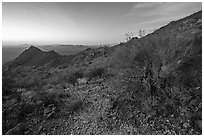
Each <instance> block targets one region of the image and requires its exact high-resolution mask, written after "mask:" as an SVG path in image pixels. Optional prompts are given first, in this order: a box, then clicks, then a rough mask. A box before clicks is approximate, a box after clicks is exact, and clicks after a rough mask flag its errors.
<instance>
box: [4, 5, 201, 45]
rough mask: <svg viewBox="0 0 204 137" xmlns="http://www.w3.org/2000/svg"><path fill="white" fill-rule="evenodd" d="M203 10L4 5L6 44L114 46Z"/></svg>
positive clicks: (105, 6)
mask: <svg viewBox="0 0 204 137" xmlns="http://www.w3.org/2000/svg"><path fill="white" fill-rule="evenodd" d="M201 9H202V3H201V2H200V3H199V2H195V3H190V2H185V3H175V2H174V3H173V2H169V3H158V2H152V3H150V2H145V3H141V2H135V3H122V2H120V3H105V2H103V3H90V2H89V3H70V2H66V3H63V2H58V3H56V2H55V3H54V2H46V3H42V2H39V3H35V2H27V3H25V2H24V3H23V2H16V3H15V2H8V3H7V2H3V3H2V31H3V32H2V36H3V37H2V43H3V44H38V45H40V44H87V45H94V44H112V43H120V42H123V41H125V33H127V32H133V33H134V36H137V35H138V34H137V32H138V30H139V29H145V30H146V31H147V32H148V31H151V30H154V29H158V28H160V27H162V26H164V25H166V24H168V23H169V22H171V21H173V20H178V19H180V18H183V17H186V16H188V15H190V14H192V13H195V12H197V11H199V10H201Z"/></svg>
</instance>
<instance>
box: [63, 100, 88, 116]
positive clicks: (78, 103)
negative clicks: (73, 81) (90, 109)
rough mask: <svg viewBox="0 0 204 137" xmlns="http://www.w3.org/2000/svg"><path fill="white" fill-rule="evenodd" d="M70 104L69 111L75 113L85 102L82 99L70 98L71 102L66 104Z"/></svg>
mask: <svg viewBox="0 0 204 137" xmlns="http://www.w3.org/2000/svg"><path fill="white" fill-rule="evenodd" d="M66 105H67V106H68V111H69V112H70V113H71V114H73V113H74V112H76V111H78V110H79V109H81V108H82V106H83V105H84V102H83V101H82V100H80V99H74V100H69V103H68V104H66Z"/></svg>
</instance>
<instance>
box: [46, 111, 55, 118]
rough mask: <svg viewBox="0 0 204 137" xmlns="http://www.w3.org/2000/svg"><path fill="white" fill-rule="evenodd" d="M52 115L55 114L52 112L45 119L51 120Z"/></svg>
mask: <svg viewBox="0 0 204 137" xmlns="http://www.w3.org/2000/svg"><path fill="white" fill-rule="evenodd" d="M54 114H55V112H54V111H53V112H51V113H49V114H48V115H47V116H46V118H47V119H50V118H52V117H53V116H54Z"/></svg>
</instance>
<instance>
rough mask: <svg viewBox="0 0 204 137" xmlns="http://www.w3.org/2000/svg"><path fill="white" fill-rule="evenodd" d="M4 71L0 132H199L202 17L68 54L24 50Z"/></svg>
mask: <svg viewBox="0 0 204 137" xmlns="http://www.w3.org/2000/svg"><path fill="white" fill-rule="evenodd" d="M9 65H10V66H11V67H10V68H9V69H4V71H3V76H2V77H3V80H2V87H3V90H2V93H3V97H2V98H3V106H2V120H3V121H2V126H3V129H2V130H3V134H28V135H29V134H64V135H65V134H80V135H81V134H87V135H91V134H100V135H102V134H106V135H107V134H109V135H110V134H125V135H127V134H134V135H135V134H146V135H147V134H148V135H149V134H151V135H155V134H161V135H164V134H171V135H172V134H173V135H175V134H176V135H181V134H187V135H195V134H202V11H199V12H197V13H195V14H192V15H190V16H188V17H186V18H183V19H180V20H178V21H173V22H170V23H169V24H168V25H166V26H163V27H161V28H160V29H158V30H156V31H155V32H153V33H151V34H148V35H146V36H144V37H142V38H138V39H137V38H133V39H131V40H130V41H128V42H126V43H121V44H119V45H116V46H113V47H100V48H96V49H90V48H88V49H86V50H84V51H81V52H79V53H77V54H75V55H71V56H62V55H59V54H57V53H55V52H54V51H51V52H43V51H41V50H40V49H37V48H35V47H30V48H29V49H28V50H26V51H24V52H23V53H22V54H21V55H19V57H18V58H16V59H15V60H14V61H13V62H11V63H10V64H9ZM33 66H35V67H33Z"/></svg>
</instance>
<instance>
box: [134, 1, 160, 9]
mask: <svg viewBox="0 0 204 137" xmlns="http://www.w3.org/2000/svg"><path fill="white" fill-rule="evenodd" d="M157 4H158V3H156V2H144V3H143V2H142V3H137V4H135V5H134V6H133V9H140V8H149V7H152V6H155V5H157Z"/></svg>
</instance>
